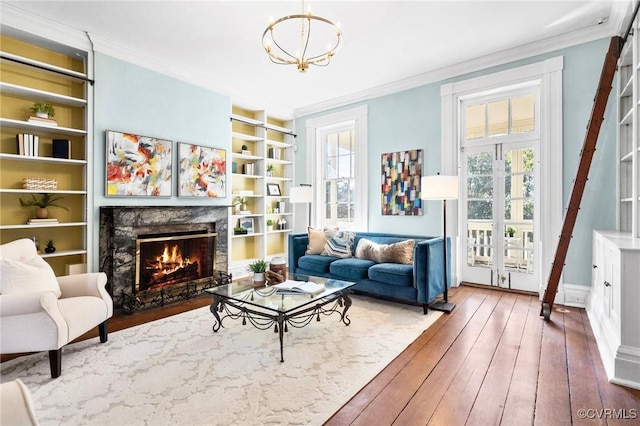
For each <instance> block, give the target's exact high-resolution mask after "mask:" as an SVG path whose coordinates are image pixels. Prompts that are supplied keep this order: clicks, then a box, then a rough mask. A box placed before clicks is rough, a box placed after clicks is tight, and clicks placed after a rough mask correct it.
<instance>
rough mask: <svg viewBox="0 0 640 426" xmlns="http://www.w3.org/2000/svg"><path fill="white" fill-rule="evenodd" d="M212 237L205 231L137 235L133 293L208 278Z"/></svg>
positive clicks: (211, 263) (211, 256)
mask: <svg viewBox="0 0 640 426" xmlns="http://www.w3.org/2000/svg"><path fill="white" fill-rule="evenodd" d="M216 236H217V234H216V233H208V232H207V231H196V232H185V233H169V234H167V233H165V234H153V235H139V236H138V238H137V239H136V282H135V283H136V284H135V293H136V294H139V293H141V292H146V291H151V290H157V289H160V288H164V287H168V286H172V285H175V284H179V283H183V282H188V281H194V280H198V279H201V278H207V277H211V276H212V275H213V270H214V266H215V247H216Z"/></svg>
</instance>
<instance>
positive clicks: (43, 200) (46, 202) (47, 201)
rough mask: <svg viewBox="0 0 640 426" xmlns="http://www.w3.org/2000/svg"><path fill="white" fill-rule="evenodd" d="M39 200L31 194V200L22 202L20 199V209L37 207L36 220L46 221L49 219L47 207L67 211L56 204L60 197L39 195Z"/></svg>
mask: <svg viewBox="0 0 640 426" xmlns="http://www.w3.org/2000/svg"><path fill="white" fill-rule="evenodd" d="M41 195H42V196H41V197H40V198H36V196H35V195H33V194H31V198H32V199H31V200H27V201H24V200H23V199H22V198H20V205H21V206H22V207H38V208H37V209H36V218H38V219H47V218H48V217H49V210H48V208H49V207H60V208H61V209H65V210H66V211H69V209H68V208H66V207H65V206H61V205H60V204H57V202H58V201H60V200H61V199H62V197H55V196H54V195H52V194H47V193H45V194H41Z"/></svg>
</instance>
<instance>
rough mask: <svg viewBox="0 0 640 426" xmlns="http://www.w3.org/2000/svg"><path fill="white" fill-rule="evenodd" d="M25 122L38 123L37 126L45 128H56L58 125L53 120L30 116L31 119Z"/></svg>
mask: <svg viewBox="0 0 640 426" xmlns="http://www.w3.org/2000/svg"><path fill="white" fill-rule="evenodd" d="M27 121H28V122H29V123H38V124H43V125H45V126H57V125H58V122H57V121H56V120H53V119H51V118H41V117H36V116H35V115H32V116H31V117H29V119H28V120H27Z"/></svg>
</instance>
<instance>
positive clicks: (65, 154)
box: [51, 139, 71, 159]
mask: <svg viewBox="0 0 640 426" xmlns="http://www.w3.org/2000/svg"><path fill="white" fill-rule="evenodd" d="M51 143H52V146H53V151H52V152H53V158H66V159H70V158H71V141H70V140H69V139H53V140H52V141H51Z"/></svg>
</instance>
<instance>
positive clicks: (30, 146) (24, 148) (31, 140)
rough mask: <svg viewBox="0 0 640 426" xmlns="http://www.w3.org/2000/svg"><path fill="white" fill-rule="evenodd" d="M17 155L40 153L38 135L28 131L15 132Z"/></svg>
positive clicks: (31, 155)
mask: <svg viewBox="0 0 640 426" xmlns="http://www.w3.org/2000/svg"><path fill="white" fill-rule="evenodd" d="M16 144H17V152H18V155H24V156H27V157H38V156H39V155H40V136H38V135H31V134H29V133H18V134H16Z"/></svg>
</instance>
